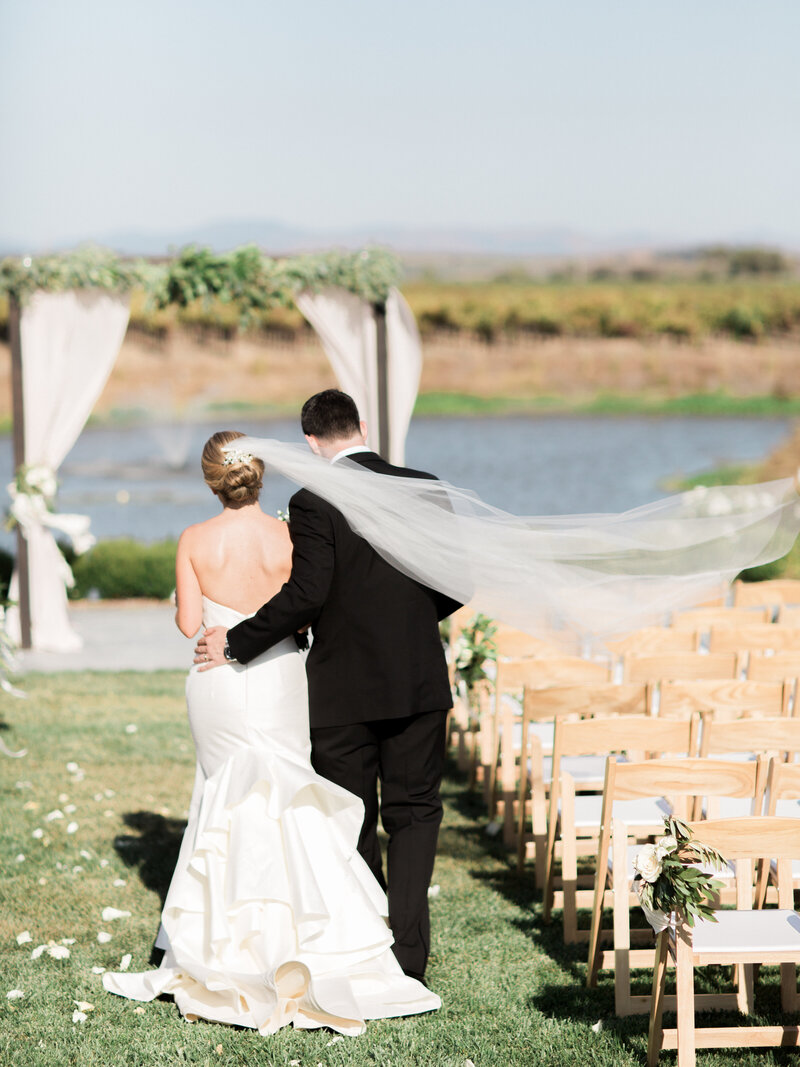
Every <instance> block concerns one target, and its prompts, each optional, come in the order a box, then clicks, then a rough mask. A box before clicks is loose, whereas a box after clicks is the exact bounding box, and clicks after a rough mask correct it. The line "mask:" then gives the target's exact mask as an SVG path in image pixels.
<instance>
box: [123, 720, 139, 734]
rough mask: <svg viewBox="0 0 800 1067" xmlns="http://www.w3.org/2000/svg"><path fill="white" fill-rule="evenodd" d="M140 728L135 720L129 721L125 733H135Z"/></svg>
mask: <svg viewBox="0 0 800 1067" xmlns="http://www.w3.org/2000/svg"><path fill="white" fill-rule="evenodd" d="M138 729H139V727H138V726H137V725H136V723H135V722H129V723H128V725H127V726H126V727H125V733H126V734H135V733H136V732H137V730H138Z"/></svg>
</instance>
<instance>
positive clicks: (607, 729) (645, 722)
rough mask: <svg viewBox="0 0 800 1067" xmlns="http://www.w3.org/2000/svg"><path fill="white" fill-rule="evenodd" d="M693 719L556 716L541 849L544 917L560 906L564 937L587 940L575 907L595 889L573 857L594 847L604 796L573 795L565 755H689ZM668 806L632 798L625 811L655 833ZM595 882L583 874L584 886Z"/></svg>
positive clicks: (635, 825)
mask: <svg viewBox="0 0 800 1067" xmlns="http://www.w3.org/2000/svg"><path fill="white" fill-rule="evenodd" d="M697 730H698V721H697V718H696V717H695V718H692V719H689V720H680V719H655V718H653V717H652V716H645V717H639V716H631V717H628V716H626V717H624V718H615V719H605V718H604V719H583V720H580V721H578V722H572V721H568V720H566V719H560V718H559V719H556V729H555V738H554V741H553V779H552V783H551V786H550V806H549V813H548V819H547V852H546V854H545V884H544V919H545V921H549V919H550V914H551V912H552V909H553V908H554V907H557V906H558V905H559V904H560V905H561V906H562V908H563V923H564V941H565V942H568V943H570V942H575V941H581V940H586V938H588V936H589V930H588V929H585V930H579V929H578V920H577V911H578V908H579V907H591V906H592V903H593V900H594V892H593V890H592V889H591V888H583V887H582V886H583V880H582V881H581V884H580V885H579V881H578V856H579V855H580V856H590V855H594V854H596V852H597V838H598V835H599V833H600V827H601V814H602V806H603V798H602V796H601V795H598V794H587V793H582V794H580V795H579V796H576V789H575V781H574V779H573V778H572V776H571V775H570V774H569V773H567V772H566V771H565V770H564V767H563V761H564V760H565V759H566V758H567V757H570V756H607V755H610V754H612V753H627V754H628V755H631V756H635V757H641V756H643V755H670V756H693V755H695V754H696V751H697ZM668 812H669V806H668V805H666V804H665V802H664V800H663V798H661V797H657V796H656V797H651V800H650V802H649V803H646V802H644V801H642V800H639V801H637V802H636V805H635V807H634V809H631V810H627V809H626V810H625V813H624V814H625V815H626V816H627V817H628V822H629V825H630V826H631V828H632V829H634V830H636V831H637V832H638V833H640V834H643V835H647V834H649V833H655V832H657V831H658V829H659V828H660V827H661V826H662V825H663V821H664V816H665V815H666V814H668ZM559 843H560V845H561V889H560V890H559V891H557V890H556V885H555V861H556V858H557V852H558V849H557V845H558V844H559ZM593 883H594V879H593V878H589V879H588V886H592V885H593Z"/></svg>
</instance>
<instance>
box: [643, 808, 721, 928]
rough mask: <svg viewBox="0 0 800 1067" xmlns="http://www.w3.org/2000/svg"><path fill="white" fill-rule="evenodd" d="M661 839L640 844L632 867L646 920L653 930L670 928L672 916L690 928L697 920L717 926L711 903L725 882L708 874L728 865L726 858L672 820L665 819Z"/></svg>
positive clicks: (689, 830) (679, 821)
mask: <svg viewBox="0 0 800 1067" xmlns="http://www.w3.org/2000/svg"><path fill="white" fill-rule="evenodd" d="M664 830H665V833H664V836H663V837H660V838H659V839H658V840H657V841H656V842H655V844H649V845H643V846H642V848H641V849H640V850H639V852H638V854H637V856H636V859H635V860H634V861H633V867H634V870H635V871H636V875H635V877H634V881H633V884H634V889H635V890H636V894H637V896H638V897H639V903H640V904H641V906H642V910H643V911H644V913H645V916H646V917H647V921H648V922H649V923H650V925H651V926H652V927H653V929H654V930H656V932H658V931H659V930H663V929H664V928H665V927H666V926H668V925H670V924H671V922H672V921H674V920H673V919H671V916H673V913H674V914H675V915H677V916H679V917H680V918H681V919H682V920H683V921H685V922H686V923H687V925H689V926H694V924H695V920H696V919H706V920H708V921H709V922H716V921H717V919H716V916H715V914H714V909H713V907H712V905H711V903H710V898H712V897H713V896H714V895H715V894H716V893H717V891H718V890H720V889H722V888H723V887H724V882H721V881H720V880H719V879H717V878H713V877H712V876H711V874H710V873H709V868H710V869H711V870H722V869H723V868H725V867H726V866H727V861H726V860H725V859H724V857H723V856H722V855H721V854H720V853H719V852H718V851H717V850H716V849H715V848H712V847H711V846H710V845H703V844H702V843H701V842H700V841H698V840H696V838H694V835H693V834H692V831H691V829H690V828H689V827H688V826H687V825H686V823H685V822H683V820H682V819H679V818H677V817H676V816H668V817H667V818H666V819H665V820H664Z"/></svg>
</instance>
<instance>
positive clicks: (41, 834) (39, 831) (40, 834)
mask: <svg viewBox="0 0 800 1067" xmlns="http://www.w3.org/2000/svg"><path fill="white" fill-rule="evenodd" d="M31 837H35V838H36V840H37V841H41V840H42V838H43V837H44V830H43V829H42V828H41V826H37V827H36V829H35V830H33V831H32V832H31Z"/></svg>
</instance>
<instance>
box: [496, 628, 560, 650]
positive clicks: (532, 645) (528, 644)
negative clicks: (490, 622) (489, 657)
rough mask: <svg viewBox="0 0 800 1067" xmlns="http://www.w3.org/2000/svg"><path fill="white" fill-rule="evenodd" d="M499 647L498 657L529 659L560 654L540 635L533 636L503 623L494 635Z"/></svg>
mask: <svg viewBox="0 0 800 1067" xmlns="http://www.w3.org/2000/svg"><path fill="white" fill-rule="evenodd" d="M492 640H493V641H494V643H495V646H496V647H497V658H498V659H527V658H528V657H530V656H553V655H556V656H557V655H559V654H560V653H559V651H558V649H557V648H554V646H553V645H551V644H548V642H547V641H542V640H541V639H540V638H538V637H531V635H530V634H526V633H525V632H524V631H523V630H515V629H513V628H512V627H511V626H506V625H504V624H503V623H498V624H497V630H496V632H495V634H494V636H493V637H492Z"/></svg>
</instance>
